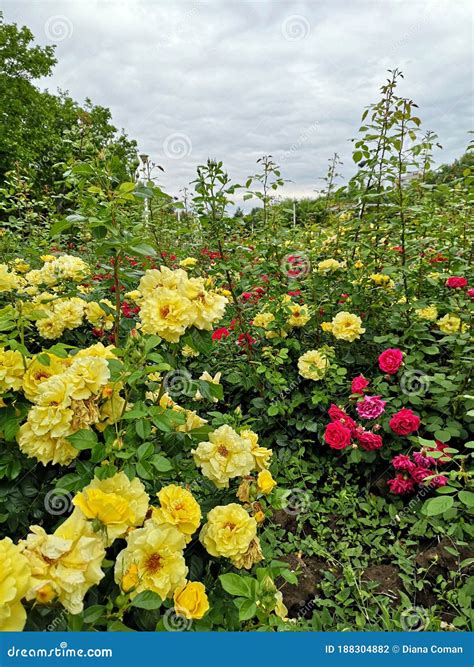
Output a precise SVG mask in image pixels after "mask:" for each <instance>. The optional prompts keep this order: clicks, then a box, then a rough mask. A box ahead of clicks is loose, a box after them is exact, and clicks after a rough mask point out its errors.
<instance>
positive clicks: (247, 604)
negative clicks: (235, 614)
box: [235, 600, 257, 621]
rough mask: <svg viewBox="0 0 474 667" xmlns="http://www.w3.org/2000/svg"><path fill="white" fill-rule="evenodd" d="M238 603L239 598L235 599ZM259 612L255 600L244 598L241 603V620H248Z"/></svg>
mask: <svg viewBox="0 0 474 667" xmlns="http://www.w3.org/2000/svg"><path fill="white" fill-rule="evenodd" d="M235 603H237V600H235ZM256 613H257V605H256V604H255V602H254V601H253V600H242V603H241V604H239V621H248V620H249V619H250V618H253V617H254V616H255V614H256Z"/></svg>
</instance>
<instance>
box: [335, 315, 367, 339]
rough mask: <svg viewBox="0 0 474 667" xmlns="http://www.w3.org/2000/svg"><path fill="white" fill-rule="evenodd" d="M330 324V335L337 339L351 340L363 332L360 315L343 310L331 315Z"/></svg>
mask: <svg viewBox="0 0 474 667" xmlns="http://www.w3.org/2000/svg"><path fill="white" fill-rule="evenodd" d="M331 325H332V329H331V332H332V335H333V336H334V337H335V338H337V339H338V340H346V341H349V342H352V341H354V340H356V339H357V338H360V336H361V334H363V333H365V329H364V328H363V327H362V320H361V319H360V317H358V315H354V314H352V313H347V312H344V311H342V312H340V313H338V314H337V315H336V316H335V317H333V319H332V322H331Z"/></svg>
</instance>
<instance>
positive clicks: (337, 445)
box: [324, 422, 351, 449]
mask: <svg viewBox="0 0 474 667" xmlns="http://www.w3.org/2000/svg"><path fill="white" fill-rule="evenodd" d="M324 440H325V442H326V443H327V444H328V445H329V446H330V447H331V448H332V449H345V448H346V447H348V446H349V445H350V444H351V432H350V430H349V429H348V428H346V427H345V426H343V425H342V424H341V422H331V423H330V424H328V425H327V426H326V430H325V432H324Z"/></svg>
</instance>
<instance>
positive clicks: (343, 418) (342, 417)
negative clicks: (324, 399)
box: [328, 403, 357, 432]
mask: <svg viewBox="0 0 474 667" xmlns="http://www.w3.org/2000/svg"><path fill="white" fill-rule="evenodd" d="M328 415H329V416H330V417H331V421H333V422H335V421H339V422H341V423H342V425H343V426H347V428H348V429H349V430H350V431H351V432H352V431H354V430H355V429H356V426H357V425H356V423H355V421H354V420H353V419H352V418H351V417H349V415H348V414H346V413H345V412H344V410H342V409H341V408H338V407H337V405H334V403H332V404H331V407H330V408H329V410H328Z"/></svg>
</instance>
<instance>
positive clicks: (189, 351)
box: [181, 345, 199, 357]
mask: <svg viewBox="0 0 474 667" xmlns="http://www.w3.org/2000/svg"><path fill="white" fill-rule="evenodd" d="M181 354H182V355H183V357H199V352H198V351H197V350H195V349H194V348H193V347H191V346H190V345H183V349H182V350H181Z"/></svg>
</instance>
